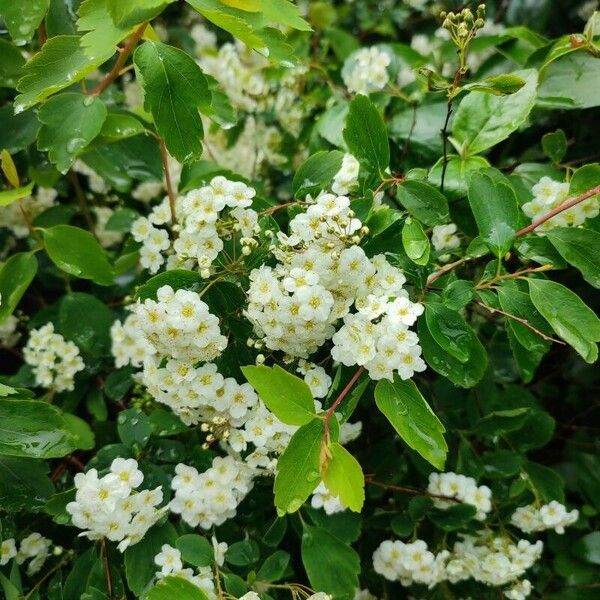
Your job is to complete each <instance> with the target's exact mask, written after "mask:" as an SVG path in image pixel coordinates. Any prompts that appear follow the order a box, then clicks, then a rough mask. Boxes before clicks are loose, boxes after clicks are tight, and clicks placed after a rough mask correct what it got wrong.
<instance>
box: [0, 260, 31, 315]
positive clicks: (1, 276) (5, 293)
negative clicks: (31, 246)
mask: <svg viewBox="0 0 600 600" xmlns="http://www.w3.org/2000/svg"><path fill="white" fill-rule="evenodd" d="M37 268H38V262H37V259H36V258H35V254H33V253H32V252H18V253H16V254H13V255H12V256H11V257H10V258H9V259H8V260H7V261H6V262H5V263H4V264H3V265H2V267H0V294H1V295H0V298H2V303H1V304H0V321H3V320H4V319H6V317H8V316H9V315H11V314H12V313H13V312H14V310H15V308H16V307H17V305H18V304H19V300H21V298H22V297H23V294H24V293H25V292H26V291H27V288H28V287H29V284H30V283H31V281H32V280H33V278H34V277H35V274H36V273H37Z"/></svg>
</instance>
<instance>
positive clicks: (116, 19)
mask: <svg viewBox="0 0 600 600" xmlns="http://www.w3.org/2000/svg"><path fill="white" fill-rule="evenodd" d="M172 2H175V0H127V2H123V1H122V0H105V3H106V6H107V8H108V12H109V13H110V16H111V17H112V20H113V23H114V24H115V25H116V26H117V27H132V26H133V25H137V24H138V23H141V22H142V21H151V20H152V19H154V17H156V16H158V15H159V14H160V13H161V12H162V11H163V10H164V9H165V7H166V6H167V5H168V4H171V3H172Z"/></svg>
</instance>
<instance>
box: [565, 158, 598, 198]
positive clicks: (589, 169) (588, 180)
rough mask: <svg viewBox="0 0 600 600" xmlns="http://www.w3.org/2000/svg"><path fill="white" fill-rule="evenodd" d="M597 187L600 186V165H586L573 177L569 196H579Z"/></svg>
mask: <svg viewBox="0 0 600 600" xmlns="http://www.w3.org/2000/svg"><path fill="white" fill-rule="evenodd" d="M597 185H600V165H599V164H598V163H592V164H589V165H584V166H583V167H580V168H579V169H577V170H576V171H575V173H573V175H572V177H571V181H570V185H569V196H571V197H575V196H579V195H581V194H583V193H584V192H587V191H588V190H590V189H592V188H593V187H596V186H597ZM595 197H596V198H597V197H598V196H595Z"/></svg>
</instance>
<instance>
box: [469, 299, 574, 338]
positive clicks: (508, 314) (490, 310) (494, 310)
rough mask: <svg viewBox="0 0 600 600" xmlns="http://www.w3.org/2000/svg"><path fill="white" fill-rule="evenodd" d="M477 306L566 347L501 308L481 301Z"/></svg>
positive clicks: (524, 320) (477, 302)
mask: <svg viewBox="0 0 600 600" xmlns="http://www.w3.org/2000/svg"><path fill="white" fill-rule="evenodd" d="M475 304H477V305H479V306H482V307H483V308H485V309H486V310H488V311H489V312H490V313H492V314H494V313H498V314H500V315H504V316H505V317H508V318H509V319H513V321H517V322H519V323H521V325H524V326H525V327H527V328H528V329H531V331H533V332H534V333H536V334H537V335H539V336H540V337H541V338H543V339H545V340H546V341H548V342H555V343H556V344H561V345H562V346H565V345H566V344H565V343H564V342H563V341H562V340H557V339H556V338H553V337H551V336H549V335H546V334H545V333H543V332H541V331H540V330H539V329H536V328H535V327H534V326H533V325H532V324H531V323H530V322H529V321H527V320H526V319H523V318H521V317H517V316H516V315H511V314H510V313H507V312H505V311H503V310H500V309H499V308H494V307H493V306H488V305H487V304H485V303H484V302H480V301H479V300H476V301H475Z"/></svg>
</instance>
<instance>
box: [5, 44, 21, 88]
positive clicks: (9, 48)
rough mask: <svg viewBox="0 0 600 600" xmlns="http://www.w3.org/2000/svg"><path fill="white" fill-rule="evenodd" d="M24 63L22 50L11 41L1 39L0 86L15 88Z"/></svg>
mask: <svg viewBox="0 0 600 600" xmlns="http://www.w3.org/2000/svg"><path fill="white" fill-rule="evenodd" d="M24 64H25V59H24V58H23V55H22V54H21V51H20V50H19V49H18V48H17V47H16V46H14V45H13V44H11V43H10V42H8V41H6V40H2V39H0V88H3V87H6V88H14V87H15V86H16V85H17V80H18V79H19V77H20V76H21V71H22V67H23V65H24Z"/></svg>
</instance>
